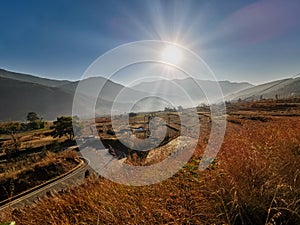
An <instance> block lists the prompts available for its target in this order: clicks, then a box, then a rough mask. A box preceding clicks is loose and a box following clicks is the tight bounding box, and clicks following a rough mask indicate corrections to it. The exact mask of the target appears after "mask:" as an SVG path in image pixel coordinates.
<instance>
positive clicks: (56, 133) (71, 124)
mask: <svg viewBox="0 0 300 225" xmlns="http://www.w3.org/2000/svg"><path fill="white" fill-rule="evenodd" d="M51 128H52V129H54V130H53V132H52V136H53V137H62V136H66V137H67V138H68V139H69V140H73V139H74V137H75V134H74V129H75V132H76V133H77V134H78V133H79V132H80V131H81V129H82V125H81V124H80V123H79V121H78V119H77V118H74V117H71V116H61V117H57V120H56V121H54V122H53V127H51Z"/></svg>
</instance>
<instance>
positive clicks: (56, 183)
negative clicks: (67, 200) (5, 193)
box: [0, 158, 90, 211]
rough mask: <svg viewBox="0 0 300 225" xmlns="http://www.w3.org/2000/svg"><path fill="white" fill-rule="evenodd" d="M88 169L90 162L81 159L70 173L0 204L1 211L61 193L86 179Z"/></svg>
mask: <svg viewBox="0 0 300 225" xmlns="http://www.w3.org/2000/svg"><path fill="white" fill-rule="evenodd" d="M88 169H90V168H89V162H88V161H87V160H86V159H83V158H81V162H80V164H79V165H77V166H76V167H75V168H74V169H73V170H71V171H69V172H68V173H66V174H63V175H61V176H59V177H57V178H54V179H52V180H50V181H47V182H46V183H43V184H41V185H38V186H36V187H34V188H32V189H30V190H28V191H25V192H23V193H20V194H18V195H16V196H14V197H13V199H7V200H4V201H2V202H0V211H2V210H4V209H8V208H17V207H20V206H24V205H28V204H31V203H32V202H34V201H36V200H38V199H39V198H40V197H43V196H45V195H47V194H51V192H52V191H60V190H63V189H65V188H67V187H69V186H71V185H73V184H76V183H78V182H79V181H80V180H83V179H84V177H85V171H86V170H88Z"/></svg>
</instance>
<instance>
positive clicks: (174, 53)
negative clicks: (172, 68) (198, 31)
mask: <svg viewBox="0 0 300 225" xmlns="http://www.w3.org/2000/svg"><path fill="white" fill-rule="evenodd" d="M161 58H162V60H163V61H164V62H166V63H170V64H174V65H177V64H179V63H180V62H181V61H182V51H181V49H180V48H179V47H177V46H175V45H169V46H167V47H165V48H164V49H163V51H162V53H161Z"/></svg>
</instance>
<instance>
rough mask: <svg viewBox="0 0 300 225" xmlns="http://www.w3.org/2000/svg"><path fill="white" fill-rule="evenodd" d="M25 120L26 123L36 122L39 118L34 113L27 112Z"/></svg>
mask: <svg viewBox="0 0 300 225" xmlns="http://www.w3.org/2000/svg"><path fill="white" fill-rule="evenodd" d="M26 119H27V121H28V122H34V121H36V120H38V119H40V118H39V117H38V115H37V114H36V113H35V112H29V113H28V114H27V117H26Z"/></svg>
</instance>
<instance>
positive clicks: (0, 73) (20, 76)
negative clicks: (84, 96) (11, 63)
mask: <svg viewBox="0 0 300 225" xmlns="http://www.w3.org/2000/svg"><path fill="white" fill-rule="evenodd" d="M0 77H2V78H9V79H14V80H18V81H25V82H30V83H34V84H40V85H44V86H49V87H58V86H60V85H65V84H68V83H70V81H68V80H52V79H48V78H42V77H37V76H33V75H30V74H24V73H16V72H11V71H7V70H4V69H0Z"/></svg>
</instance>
